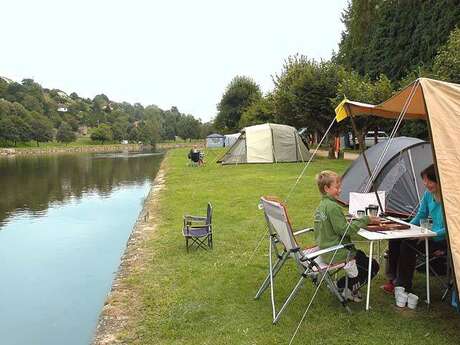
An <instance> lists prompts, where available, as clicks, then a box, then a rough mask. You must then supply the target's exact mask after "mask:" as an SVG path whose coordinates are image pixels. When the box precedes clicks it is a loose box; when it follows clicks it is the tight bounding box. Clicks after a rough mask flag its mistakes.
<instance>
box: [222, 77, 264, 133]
mask: <svg viewBox="0 0 460 345" xmlns="http://www.w3.org/2000/svg"><path fill="white" fill-rule="evenodd" d="M261 97H262V92H261V91H260V87H259V85H257V84H256V83H255V81H254V80H252V79H251V78H248V77H245V76H236V77H235V78H233V80H232V81H231V82H230V84H229V85H228V86H227V88H226V90H225V92H224V95H223V96H222V99H221V100H220V102H219V104H218V105H217V110H218V113H217V116H216V118H215V120H214V125H215V127H216V128H217V129H218V130H221V131H223V132H235V131H238V129H239V122H240V119H241V116H242V115H243V113H244V112H245V111H246V109H248V107H249V106H250V105H251V104H252V103H253V102H255V101H257V100H259V99H260V98H261Z"/></svg>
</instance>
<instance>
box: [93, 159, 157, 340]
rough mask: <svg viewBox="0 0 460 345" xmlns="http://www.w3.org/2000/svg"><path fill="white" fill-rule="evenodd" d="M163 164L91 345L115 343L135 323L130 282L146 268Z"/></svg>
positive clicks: (136, 297)
mask: <svg viewBox="0 0 460 345" xmlns="http://www.w3.org/2000/svg"><path fill="white" fill-rule="evenodd" d="M165 160H166V158H165V159H163V162H162V163H161V166H160V169H159V171H158V173H157V176H156V177H155V180H154V182H153V185H152V188H151V190H150V192H149V194H148V196H147V197H146V199H145V201H144V205H143V208H142V210H141V212H140V213H139V216H138V218H137V221H136V223H135V225H134V228H133V231H132V233H131V235H130V237H129V239H128V242H127V245H126V249H125V253H124V254H123V256H122V258H121V263H120V266H119V268H118V272H117V274H116V277H115V279H114V281H113V284H112V289H111V291H110V293H109V295H108V297H107V299H106V301H105V305H104V307H103V309H102V312H101V314H100V316H99V322H98V325H97V329H96V332H95V335H94V338H93V343H92V344H93V345H106V344H116V343H118V340H119V337H120V335H122V334H123V333H124V332H125V330H126V329H127V327H129V326H130V322H133V321H134V320H135V315H138V314H139V311H140V307H141V305H140V302H141V301H140V300H139V294H138V291H136V290H135V289H133V288H132V286H131V284H130V279H131V276H132V275H133V274H141V273H142V270H143V267H145V266H146V264H145V262H146V259H147V257H148V250H147V248H146V246H145V244H146V242H147V241H148V240H149V239H150V238H151V236H152V234H153V233H154V231H155V229H156V227H157V218H156V217H157V216H156V215H157V214H158V206H159V203H158V200H159V194H160V192H161V191H162V190H163V189H164V186H165V170H166V169H165Z"/></svg>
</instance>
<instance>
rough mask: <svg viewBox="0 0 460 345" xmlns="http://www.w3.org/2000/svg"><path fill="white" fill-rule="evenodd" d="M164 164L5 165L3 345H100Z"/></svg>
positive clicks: (76, 158)
mask: <svg viewBox="0 0 460 345" xmlns="http://www.w3.org/2000/svg"><path fill="white" fill-rule="evenodd" d="M161 159H162V156H161V155H157V154H129V155H128V154H95V155H94V154H93V155H89V154H74V155H59V156H48V157H27V158H13V159H0V344H1V345H26V344H27V345H42V344H43V345H54V344H59V345H62V344H69V345H73V344H75V345H86V344H89V343H90V342H91V339H92V335H93V332H94V330H95V327H96V325H97V319H98V316H99V313H100V311H101V309H102V306H103V303H104V300H105V297H106V295H107V293H108V292H109V291H110V287H111V283H112V279H113V277H114V274H115V272H116V270H117V268H118V265H119V263H120V257H121V255H122V254H123V251H124V248H125V245H126V241H127V239H128V237H129V235H130V233H131V230H132V227H133V225H134V223H135V221H136V219H137V216H138V214H139V212H140V210H141V208H142V202H143V199H144V198H145V197H146V196H147V194H148V192H149V190H150V186H151V183H152V181H153V178H154V177H155V174H156V173H157V171H158V168H159V164H160V162H161Z"/></svg>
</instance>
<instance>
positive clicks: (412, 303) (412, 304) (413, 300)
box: [407, 293, 418, 309]
mask: <svg viewBox="0 0 460 345" xmlns="http://www.w3.org/2000/svg"><path fill="white" fill-rule="evenodd" d="M417 303H418V296H417V295H414V294H413V293H409V294H407V307H408V308H409V309H416V308H417Z"/></svg>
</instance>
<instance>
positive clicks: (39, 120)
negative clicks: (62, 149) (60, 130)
mask: <svg viewBox="0 0 460 345" xmlns="http://www.w3.org/2000/svg"><path fill="white" fill-rule="evenodd" d="M31 128H32V136H31V137H32V139H33V140H35V141H36V142H37V146H39V143H45V142H48V141H52V140H53V124H52V123H51V121H50V120H49V119H48V118H47V117H45V116H43V115H39V114H35V116H34V117H33V119H32V121H31Z"/></svg>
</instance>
